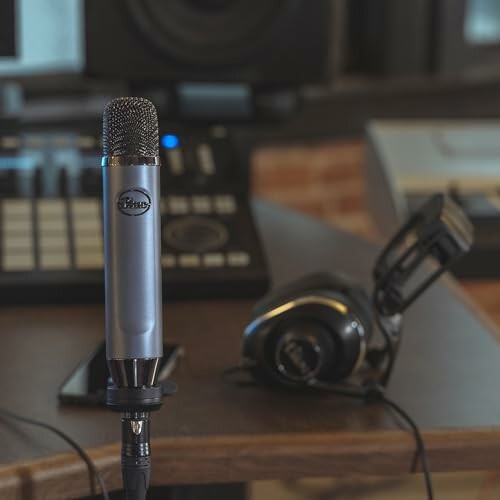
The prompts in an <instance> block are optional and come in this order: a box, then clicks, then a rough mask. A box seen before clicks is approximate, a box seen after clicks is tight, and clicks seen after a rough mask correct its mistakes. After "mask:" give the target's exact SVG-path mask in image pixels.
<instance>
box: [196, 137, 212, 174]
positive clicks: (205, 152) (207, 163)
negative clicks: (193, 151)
mask: <svg viewBox="0 0 500 500" xmlns="http://www.w3.org/2000/svg"><path fill="white" fill-rule="evenodd" d="M197 153H198V161H199V163H200V169H201V171H202V172H203V173H204V174H205V175H214V174H215V160H214V155H213V152H212V148H211V146H210V145H209V144H206V143H203V144H200V145H199V146H198V149H197Z"/></svg>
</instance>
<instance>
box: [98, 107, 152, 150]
mask: <svg viewBox="0 0 500 500" xmlns="http://www.w3.org/2000/svg"><path fill="white" fill-rule="evenodd" d="M102 129H103V132H102V139H103V140H102V143H103V155H104V156H158V155H159V141H158V117H157V115H156V108H155V107H154V104H153V103H152V102H151V101H148V100H147V99H144V98H142V97H119V98H117V99H113V100H112V101H111V102H110V103H109V104H108V105H107V106H106V108H105V109H104V114H103V118H102Z"/></svg>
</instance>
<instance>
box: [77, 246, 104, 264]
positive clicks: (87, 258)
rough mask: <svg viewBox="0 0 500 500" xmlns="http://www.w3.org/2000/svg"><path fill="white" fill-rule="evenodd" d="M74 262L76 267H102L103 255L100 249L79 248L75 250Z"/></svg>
mask: <svg viewBox="0 0 500 500" xmlns="http://www.w3.org/2000/svg"><path fill="white" fill-rule="evenodd" d="M75 264H76V268H77V269H102V268H103V267H104V255H103V253H102V250H100V249H89V250H86V251H83V250H80V251H77V252H76V256H75Z"/></svg>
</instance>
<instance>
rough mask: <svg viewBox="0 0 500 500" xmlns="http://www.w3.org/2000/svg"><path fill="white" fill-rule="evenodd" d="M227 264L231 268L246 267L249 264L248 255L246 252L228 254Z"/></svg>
mask: <svg viewBox="0 0 500 500" xmlns="http://www.w3.org/2000/svg"><path fill="white" fill-rule="evenodd" d="M227 263H228V264H229V265H230V266H231V267H246V266H248V264H250V255H248V253H247V252H229V253H228V254H227Z"/></svg>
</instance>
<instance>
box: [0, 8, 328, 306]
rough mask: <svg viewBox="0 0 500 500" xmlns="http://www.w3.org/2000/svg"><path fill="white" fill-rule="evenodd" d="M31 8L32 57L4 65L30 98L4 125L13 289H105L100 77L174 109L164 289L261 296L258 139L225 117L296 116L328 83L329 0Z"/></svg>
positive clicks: (165, 120)
mask: <svg viewBox="0 0 500 500" xmlns="http://www.w3.org/2000/svg"><path fill="white" fill-rule="evenodd" d="M17 12H18V14H19V16H18V21H19V22H18V24H17V28H18V30H17V37H18V39H19V40H20V42H21V43H20V52H19V54H18V57H17V58H16V59H10V58H9V59H5V60H0V75H2V76H3V77H4V78H5V79H6V80H7V79H8V80H9V81H10V80H12V79H16V80H18V81H20V82H22V83H23V85H24V93H25V102H24V107H23V109H22V110H21V111H20V113H19V118H20V120H19V121H18V122H17V123H14V124H13V123H12V122H9V123H8V124H4V126H3V127H2V125H1V124H0V167H1V170H0V184H1V186H0V191H1V196H2V200H1V221H2V231H1V236H0V256H1V258H0V261H1V262H0V263H1V270H2V271H3V272H1V273H0V292H2V291H3V292H4V293H2V296H3V297H4V298H5V300H6V301H9V302H25V301H35V302H36V301H39V300H43V301H61V300H62V301H74V300H87V299H91V300H92V299H93V300H95V299H96V298H97V299H99V298H101V297H102V235H101V232H102V229H101V223H100V219H101V215H100V212H101V202H100V198H101V194H100V184H101V180H100V169H99V165H100V159H99V158H100V155H101V152H100V149H101V145H100V141H99V138H98V136H99V134H98V126H99V124H100V119H99V118H98V115H99V114H100V112H101V111H102V102H103V99H105V98H106V93H103V92H102V91H101V92H99V91H98V90H96V89H95V86H99V85H101V83H100V82H107V83H105V84H104V83H103V84H102V85H109V87H107V89H106V91H107V92H108V93H112V94H113V93H115V94H119V93H121V89H123V88H126V87H129V88H130V89H131V91H132V92H135V93H138V94H141V95H144V94H146V95H149V96H150V97H151V98H152V100H153V101H155V103H156V104H157V105H158V109H159V111H160V120H161V121H160V131H161V156H162V162H163V165H164V168H163V170H162V176H161V179H162V208H161V209H162V252H163V254H162V267H163V272H164V273H165V279H164V283H166V285H165V290H164V292H165V293H164V294H165V296H167V297H169V298H172V297H173V298H186V297H191V298H193V297H206V296H210V297H214V296H230V297H235V296H257V295H260V294H262V293H263V292H264V291H265V290H266V289H267V286H268V276H267V269H266V263H265V258H264V254H263V251H262V248H261V245H260V241H259V237H258V234H257V231H256V228H255V224H254V222H253V218H252V214H251V210H250V205H249V184H248V144H247V142H248V141H247V140H241V139H240V138H241V136H242V134H241V133H238V130H235V129H234V128H232V127H231V126H230V124H229V126H228V125H227V124H224V123H223V124H222V125H221V122H231V121H234V120H236V121H239V122H240V123H242V124H243V125H252V124H253V123H255V121H256V120H258V119H269V118H278V117H282V116H283V115H285V116H286V115H287V114H289V113H291V112H293V110H294V109H295V107H296V105H297V99H296V95H295V94H296V93H295V90H294V89H295V86H296V85H298V84H299V83H303V82H305V81H326V80H327V77H328V68H329V66H330V62H329V55H328V54H329V43H328V37H329V23H330V16H329V13H330V5H329V2H327V1H318V2H315V4H314V7H311V5H309V4H308V3H307V2H305V1H302V0H294V1H292V2H283V1H273V2H264V1H261V2H257V3H252V5H250V4H249V3H248V2H243V1H237V2H228V1H223V0H219V1H211V2H197V1H194V0H193V1H189V2H177V1H175V2H169V3H168V4H166V3H162V2H137V1H127V2H126V3H125V5H123V4H122V2H106V4H105V5H103V4H102V2H95V1H92V0H88V1H87V2H85V3H84V4H83V3H82V2H78V1H70V2H60V1H56V0H44V1H43V2H38V3H33V2H32V1H30V0H20V1H19V2H17ZM83 13H84V14H85V15H84V16H82V14H83ZM84 21H85V22H84ZM83 34H85V37H84V36H83ZM38 39H42V40H43V41H42V42H41V43H38ZM304 40H306V41H307V43H303V42H304ZM84 46H85V47H86V50H83V49H84ZM83 69H85V76H84V75H83V74H82V70H83ZM49 75H51V78H50V79H48V78H47V77H48V76H49ZM35 77H36V78H35ZM89 77H91V78H89ZM110 80H113V81H112V82H111V83H109V81H110ZM55 82H57V84H55ZM55 85H57V86H58V87H57V88H55ZM61 86H64V88H65V90H64V91H62V90H60V88H61ZM278 86H279V87H278ZM271 87H272V88H271ZM80 109H81V111H82V113H81V114H80V113H79V111H78V110H80ZM94 115H95V116H94ZM193 120H194V122H193ZM7 290H8V293H7Z"/></svg>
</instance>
